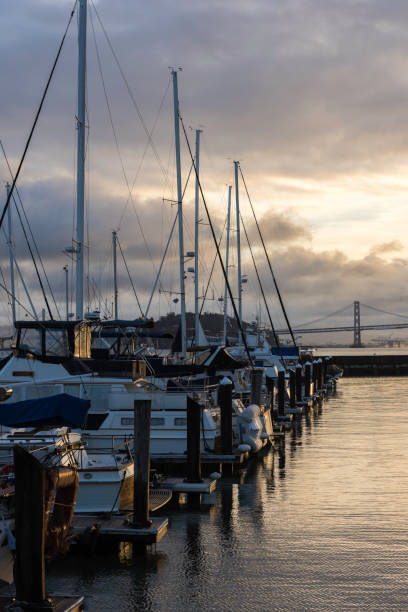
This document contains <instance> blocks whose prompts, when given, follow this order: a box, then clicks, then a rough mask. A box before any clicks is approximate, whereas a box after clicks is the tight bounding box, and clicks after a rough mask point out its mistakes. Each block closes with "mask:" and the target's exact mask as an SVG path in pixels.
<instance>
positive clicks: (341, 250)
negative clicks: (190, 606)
mask: <svg viewBox="0 0 408 612" xmlns="http://www.w3.org/2000/svg"><path fill="white" fill-rule="evenodd" d="M3 4H4V6H2V8H3V10H2V26H3V27H2V32H3V35H2V37H1V40H0V71H1V74H2V78H3V83H6V84H7V86H5V87H4V88H3V91H2V113H1V117H0V138H1V140H2V142H3V144H4V145H5V147H6V150H7V152H8V154H9V156H10V162H11V164H12V167H13V168H14V169H15V168H16V167H17V164H18V161H19V158H20V155H21V152H22V150H23V147H24V143H25V140H26V137H27V134H28V132H29V128H30V126H31V124H32V120H33V115H34V111H35V109H36V107H37V105H38V102H39V99H40V96H41V92H42V89H43V87H44V84H45V81H46V78H47V75H48V72H49V69H50V67H51V63H52V59H53V57H54V56H55V53H56V49H57V45H58V42H59V40H60V38H61V35H62V32H63V29H64V27H65V24H66V22H67V19H68V15H69V11H70V10H71V4H72V3H71V2H68V1H67V2H58V3H55V2H49V1H48V0H47V1H43V2H40V3H39V2H35V1H34V0H22V1H21V2H18V3H17V2H14V1H13V0H4V3H3ZM95 4H96V7H97V10H98V14H99V16H100V18H101V19H102V21H103V24H104V26H105V28H106V31H107V33H108V36H109V38H110V40H111V42H112V45H113V47H114V49H115V53H116V55H117V58H118V59H119V62H120V64H121V67H122V69H123V72H124V73H125V74H126V77H127V81H128V85H129V87H130V88H131V90H132V92H133V95H134V99H135V100H136V102H137V105H138V109H139V111H140V113H141V114H142V116H143V119H144V123H145V125H146V127H147V129H149V130H150V129H152V126H155V129H154V132H153V137H152V138H153V141H154V143H155V149H154V151H152V148H151V147H150V146H147V145H146V142H147V140H146V134H145V130H144V128H143V126H142V125H141V123H140V120H139V117H138V113H137V111H136V109H135V108H134V105H133V103H132V101H131V100H130V98H129V95H128V92H127V87H126V85H125V84H124V82H123V80H122V78H121V75H120V72H119V70H118V67H117V65H116V63H115V60H114V58H113V57H112V54H111V52H110V49H109V46H108V44H107V41H106V39H105V37H104V34H103V32H102V30H101V27H100V23H99V21H98V16H97V15H96V13H95V12H94V11H93V9H92V7H91V5H90V12H89V29H88V86H87V103H88V104H87V105H88V116H87V127H88V129H87V135H88V148H87V151H88V159H87V201H88V215H87V218H88V227H89V232H88V231H87V236H88V234H89V240H88V237H87V240H88V246H89V275H90V277H91V279H92V283H93V286H96V285H98V286H99V287H100V289H99V291H100V293H101V294H102V297H103V301H106V302H107V303H109V302H110V301H111V294H112V286H111V232H112V230H114V229H118V226H119V238H120V242H121V245H122V248H123V250H124V253H125V256H126V259H127V262H128V265H129V268H130V270H131V273H132V277H133V279H134V282H135V285H136V286H137V289H138V291H140V293H141V295H142V296H143V299H145V301H147V298H148V295H149V289H150V287H151V286H152V284H153V281H154V278H155V271H156V270H157V267H158V265H159V262H160V257H161V254H162V252H163V248H164V244H165V241H166V238H167V235H168V231H169V228H170V226H171V223H172V221H173V219H174V214H175V208H174V206H173V205H172V204H171V202H170V200H174V199H175V198H176V195H175V191H176V190H175V184H176V183H175V174H174V147H173V141H174V138H173V117H172V99H171V86H170V87H169V86H168V85H169V73H168V66H171V65H173V66H178V65H180V64H181V65H182V66H183V72H181V73H180V76H179V91H180V101H181V114H182V116H183V119H184V122H185V125H186V128H187V131H188V134H189V137H190V140H191V142H192V146H193V147H194V143H193V136H194V133H193V131H190V130H189V129H188V128H189V126H191V127H192V128H193V129H194V128H195V127H197V126H199V125H203V126H204V128H203V129H204V133H203V135H202V143H203V146H202V155H201V164H200V167H201V178H202V184H203V186H204V190H205V194H206V197H207V200H208V204H209V206H210V208H211V211H212V215H213V218H214V223H215V226H216V231H217V235H219V234H220V232H221V229H222V227H223V225H224V221H225V214H226V198H225V184H226V183H231V181H232V179H233V176H232V159H240V161H241V165H242V167H243V169H244V172H245V176H246V179H247V182H248V184H250V190H251V197H252V200H253V202H254V203H255V204H256V207H257V208H256V209H257V213H258V216H259V220H260V224H261V228H262V231H263V234H264V237H265V240H266V242H267V244H268V249H269V251H270V253H271V257H272V259H273V263H274V267H276V274H277V276H278V278H279V281H280V283H281V285H282V291H283V293H284V295H285V296H286V298H287V302H288V308H289V310H290V312H291V316H292V318H293V319H294V320H297V319H298V318H299V319H302V320H304V319H305V318H307V315H308V314H309V313H310V314H311V318H314V317H315V316H317V315H319V314H322V313H323V314H324V313H326V312H330V311H331V310H336V309H338V306H339V304H342V303H343V302H344V301H346V302H347V301H348V302H352V301H353V300H354V299H359V298H360V299H362V300H365V301H366V303H372V302H373V300H375V304H376V305H378V304H382V305H383V307H384V308H385V309H390V310H393V309H394V308H395V310H397V311H398V310H400V309H404V308H405V300H406V297H407V296H406V292H405V288H404V287H405V275H406V265H407V264H406V258H407V247H406V239H405V233H404V227H405V220H406V212H405V211H406V190H407V187H408V184H407V181H406V178H405V177H406V99H407V95H408V78H407V77H406V70H405V64H406V57H407V53H408V40H407V38H406V32H405V29H404V24H405V23H406V21H407V19H408V6H407V4H406V2H404V1H403V0H395V1H394V2H393V7H392V11H390V10H389V6H388V4H389V3H386V2H384V0H372V1H370V2H368V1H363V0H362V1H361V2H355V1H354V0H342V1H340V0H333V1H332V2H327V1H326V0H302V1H299V0H286V1H285V2H284V3H282V2H281V1H278V0H272V1H271V0H256V1H254V2H251V3H248V2H246V1H244V0H242V1H239V2H234V3H231V2H228V1H227V0H224V1H223V0H209V1H208V0H207V1H205V0H196V1H195V2H193V3H192V2H188V1H187V0H180V1H179V2H177V3H174V2H173V3H171V2H169V0H157V2H154V3H150V4H146V5H144V6H143V8H141V5H140V4H139V3H135V2H132V1H131V0H120V1H119V2H116V3H112V2H109V1H108V0H99V1H98V2H97V3H95ZM91 22H92V23H93V26H94V29H95V34H96V40H97V45H98V50H99V53H100V57H101V60H102V67H103V76H104V81H105V85H106V89H107V92H108V96H109V102H110V108H111V112H112V117H113V122H114V126H115V133H116V135H117V137H118V142H119V148H120V155H121V160H120V159H119V157H118V153H117V151H116V147H115V143H114V138H113V134H112V127H111V124H110V120H109V116H108V113H107V108H106V104H105V100H104V95H103V89H102V85H101V79H100V75H99V70H98V65H97V62H96V51H95V44H94V40H93V34H92V23H91ZM75 73H76V31H75V19H74V21H73V24H72V27H71V29H70V32H69V34H68V38H67V41H66V45H65V47H64V50H63V54H62V57H61V62H60V64H59V66H58V67H57V71H56V74H55V78H54V80H53V82H52V84H51V88H50V91H49V95H48V97H47V100H46V103H45V107H44V111H43V113H42V115H41V118H40V122H39V125H38V129H37V131H36V133H35V135H34V139H33V142H32V145H31V147H30V150H29V152H28V156H27V159H26V162H25V164H24V167H23V171H22V174H21V178H20V181H19V186H20V189H21V193H22V196H23V199H24V203H25V206H26V210H27V214H28V216H29V218H30V222H31V224H32V228H33V232H34V234H35V236H36V238H37V240H38V244H39V247H40V251H41V253H42V255H43V258H44V265H45V266H46V269H47V272H48V273H49V276H50V280H51V282H52V283H53V286H55V291H56V296H57V299H58V300H60V302H61V304H63V296H64V279H63V274H62V266H63V265H64V263H66V262H67V261H68V260H67V258H66V255H64V254H63V253H62V251H63V249H64V247H65V246H69V245H70V244H71V241H72V234H73V227H74V226H75V224H74V223H73V206H72V205H73V200H74V194H75V136H76V131H75V114H76V91H75V88H76V83H75V81H76V76H75ZM158 159H159V160H160V161H159V162H158ZM122 162H123V168H124V170H125V173H126V178H127V180H128V182H129V184H130V185H132V184H133V180H134V179H135V177H136V179H137V180H136V182H135V188H134V204H128V205H127V206H126V201H127V199H128V188H127V185H126V181H125V180H124V177H123V169H122ZM190 165H191V161H190V159H189V156H188V154H187V153H186V148H185V143H184V142H183V152H182V168H183V181H185V180H186V177H187V173H188V170H189V168H190ZM7 178H8V174H7V171H6V168H5V165H4V164H3V166H1V165H0V179H1V180H3V181H4V180H6V179H7ZM193 183H194V181H192V180H191V181H190V184H189V185H188V187H187V191H186V196H185V218H186V231H185V247H186V248H185V250H186V251H187V250H192V248H193V235H194V225H193V207H194V204H193V202H194V193H193V189H194V185H193ZM222 194H223V195H222ZM135 211H136V212H137V214H136V212H135ZM247 212H248V211H247V209H246V208H245V205H244V204H243V214H244V218H245V220H246V223H247V226H248V231H249V234H250V238H251V241H252V242H253V244H254V247H255V254H256V257H257V260H258V261H259V262H262V251H261V250H260V248H259V243H258V242H257V236H256V231H255V228H254V225H253V222H252V221H251V220H250V219H251V217H250V216H249V215H248V214H247ZM138 216H139V219H140V222H141V224H142V226H143V234H142V233H141V231H140V228H139V223H138ZM205 223H206V219H205V217H204V214H203V224H202V226H200V231H201V235H202V258H201V262H200V263H201V266H200V278H201V282H202V283H203V284H205V282H206V279H207V277H208V270H209V268H210V267H211V263H212V258H213V255H214V247H213V244H212V240H211V238H210V235H209V232H208V227H206V226H205ZM312 239H313V245H312V244H311V240H312ZM173 242H174V244H173V243H172V245H171V247H170V249H169V256H168V262H167V263H166V264H165V267H164V271H163V288H164V289H166V290H167V289H171V290H176V287H177V282H178V272H177V252H176V242H177V232H176V233H175V237H174V241H173ZM15 243H16V253H17V256H18V258H19V261H21V265H22V268H23V269H24V271H25V273H26V274H27V277H28V282H29V285H30V288H31V289H32V291H33V294H34V295H35V298H36V300H38V303H40V296H39V294H38V287H37V288H36V282H37V281H36V280H35V277H34V275H33V268H32V264H31V263H30V256H29V253H28V251H27V248H26V246H25V245H24V240H23V236H22V234H21V230H19V229H18V224H17V222H16V223H15ZM146 244H147V245H148V247H146ZM243 244H245V238H244V236H243ZM276 245H278V246H279V248H275V246H276ZM222 246H223V247H224V246H225V244H224V241H223V242H222ZM367 253H368V255H367ZM395 254H398V257H395V256H394V257H393V255H395ZM0 256H1V259H2V265H3V267H4V269H6V264H7V254H6V250H5V247H4V246H3V248H2V251H1V253H0ZM243 259H244V262H245V266H246V267H247V268H248V269H247V272H248V273H249V270H250V267H249V264H248V265H247V261H248V252H247V251H246V249H245V247H244V249H243ZM260 266H261V273H262V277H263V279H264V282H265V283H266V286H267V287H268V291H269V292H270V293H272V289H271V287H270V284H268V283H270V279H269V277H268V270H267V267H265V264H264V263H263V264H261V263H260ZM233 272H234V269H233ZM234 273H235V272H234ZM231 274H232V272H231ZM120 282H121V299H122V308H123V310H124V311H126V309H127V308H129V311H130V310H132V308H133V302H134V298H132V293H131V290H130V289H129V284H128V279H127V274H126V271H125V269H124V267H123V264H122V263H120ZM187 284H188V291H190V290H191V279H190V277H189V279H188V282H187ZM20 290H21V287H20ZM213 290H214V295H215V297H216V296H217V294H219V293H222V280H221V278H220V275H219V271H218V272H217V273H216V278H215V281H214V288H213ZM91 293H92V292H91ZM93 293H94V295H93V297H92V296H91V297H92V300H93V304H94V303H96V302H97V299H96V291H95V290H93ZM256 293H257V289H256V284H254V283H253V282H252V277H251V278H250V283H248V288H247V295H246V300H247V304H248V306H247V307H246V308H247V310H248V311H249V312H250V313H251V309H254V308H255V306H254V304H255V302H256ZM22 299H23V298H22ZM132 299H133V301H132ZM160 300H161V301H162V305H161V308H162V309H164V308H167V307H173V306H172V302H171V298H167V297H166V294H161V297H160ZM214 304H215V301H214V302H213V303H211V307H214V308H215V307H216V304H215V305H214ZM275 310H276V312H277V311H278V309H277V308H276V309H275ZM158 311H159V309H158ZM277 316H278V315H277Z"/></svg>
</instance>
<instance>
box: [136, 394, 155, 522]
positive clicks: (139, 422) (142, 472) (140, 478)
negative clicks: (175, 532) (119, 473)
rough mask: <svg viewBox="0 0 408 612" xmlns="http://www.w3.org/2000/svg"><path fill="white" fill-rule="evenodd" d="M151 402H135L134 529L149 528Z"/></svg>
mask: <svg viewBox="0 0 408 612" xmlns="http://www.w3.org/2000/svg"><path fill="white" fill-rule="evenodd" d="M150 409H151V408H150V401H140V400H135V402H134V407H133V414H134V430H133V431H134V443H133V444H134V446H133V456H134V480H133V527H134V528H135V529H138V528H139V529H140V528H141V527H149V526H150V525H151V522H150V521H149V472H150Z"/></svg>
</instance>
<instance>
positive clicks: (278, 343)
mask: <svg viewBox="0 0 408 612" xmlns="http://www.w3.org/2000/svg"><path fill="white" fill-rule="evenodd" d="M239 216H240V219H241V223H242V227H243V229H244V233H245V237H246V239H247V243H248V247H249V252H250V253H251V258H252V263H253V264H254V268H255V274H256V278H257V279H258V284H259V288H260V290H261V293H262V298H263V301H264V304H265V308H266V312H267V315H268V319H269V324H270V326H271V330H272V334H273V337H274V340H275V343H276V346H277V348H278V350H279V352H280V356H281V358H282V361H283V363H284V365H285V366H286V364H285V360H284V357H283V353H282V349H281V345H280V342H279V338H278V335H277V333H276V331H275V326H274V324H273V322H272V317H271V313H270V310H269V306H268V302H267V301H266V296H265V292H264V289H263V286H262V282H261V277H260V276H259V272H258V266H257V265H256V261H255V257H254V253H253V251H252V247H251V243H250V242H249V236H248V232H247V230H246V227H245V223H244V219H243V218H242V214H241V213H240V215H239Z"/></svg>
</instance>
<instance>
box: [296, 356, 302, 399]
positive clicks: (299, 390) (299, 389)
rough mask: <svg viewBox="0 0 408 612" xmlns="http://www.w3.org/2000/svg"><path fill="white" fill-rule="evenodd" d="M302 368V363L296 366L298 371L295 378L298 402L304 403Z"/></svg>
mask: <svg viewBox="0 0 408 612" xmlns="http://www.w3.org/2000/svg"><path fill="white" fill-rule="evenodd" d="M302 374H303V372H302V366H301V365H300V363H298V364H297V365H296V371H295V376H296V402H299V403H300V402H302V401H303V387H302V383H303V380H302Z"/></svg>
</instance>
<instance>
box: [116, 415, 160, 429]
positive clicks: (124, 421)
mask: <svg viewBox="0 0 408 612" xmlns="http://www.w3.org/2000/svg"><path fill="white" fill-rule="evenodd" d="M120 424H121V425H125V426H132V427H133V425H134V419H132V418H128V417H122V418H121V419H120ZM164 424H165V419H164V418H161V417H160V418H159V417H153V418H152V419H151V420H150V425H151V426H152V427H162V426H163V425H164Z"/></svg>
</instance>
